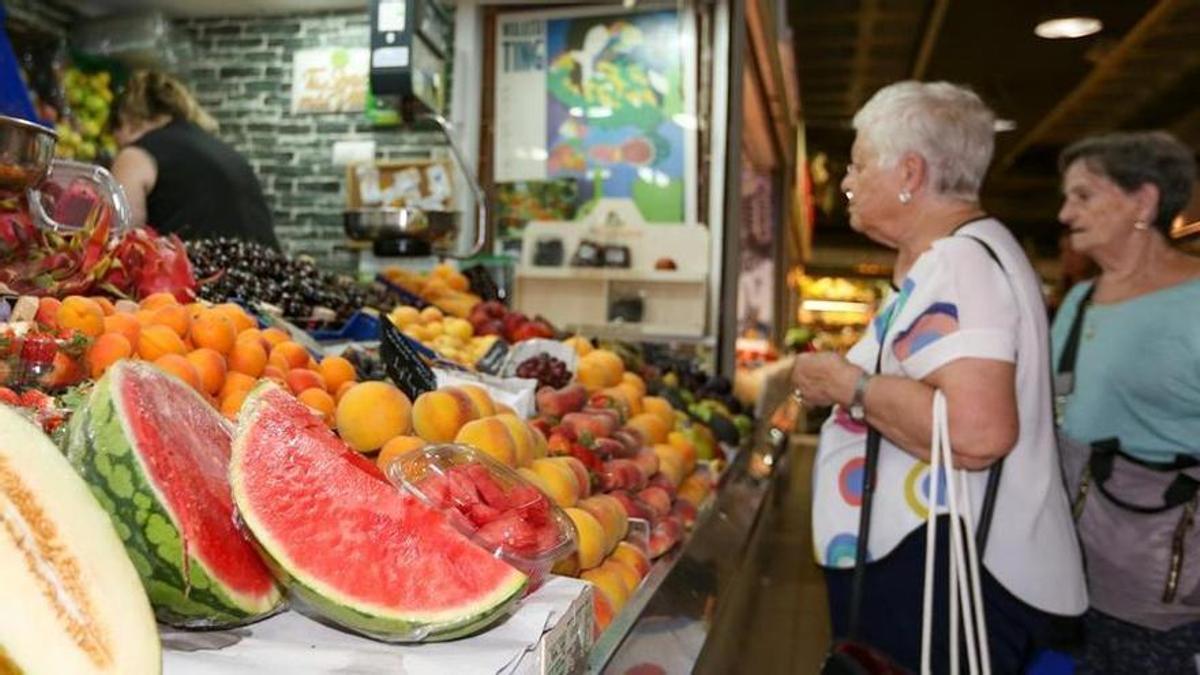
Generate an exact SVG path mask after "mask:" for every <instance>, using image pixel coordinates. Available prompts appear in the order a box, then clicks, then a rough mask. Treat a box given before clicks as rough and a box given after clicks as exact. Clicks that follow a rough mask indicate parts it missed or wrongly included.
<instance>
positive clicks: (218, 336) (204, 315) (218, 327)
mask: <svg viewBox="0 0 1200 675" xmlns="http://www.w3.org/2000/svg"><path fill="white" fill-rule="evenodd" d="M191 338H192V342H193V343H195V345H196V346H197V347H207V348H208V349H211V350H213V351H215V352H217V353H218V354H222V355H223V354H228V353H229V352H230V351H232V350H233V344H234V342H235V341H236V340H237V329H236V328H234V327H233V321H231V320H230V319H229V317H227V316H225V315H224V314H220V313H217V312H214V311H212V310H206V311H204V312H201V313H200V315H199V316H197V317H196V318H195V320H193V321H192V335H191Z"/></svg>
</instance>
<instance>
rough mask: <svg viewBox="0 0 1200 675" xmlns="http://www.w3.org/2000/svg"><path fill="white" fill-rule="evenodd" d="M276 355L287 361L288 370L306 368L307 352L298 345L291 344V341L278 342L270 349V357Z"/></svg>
mask: <svg viewBox="0 0 1200 675" xmlns="http://www.w3.org/2000/svg"><path fill="white" fill-rule="evenodd" d="M264 341H265V340H264ZM276 354H282V355H283V358H284V359H286V360H287V363H288V368H289V369H291V368H307V367H308V361H309V355H308V350H307V349H305V348H304V347H303V346H301V345H300V344H299V343H296V342H292V341H291V340H288V341H286V342H280V343H279V344H277V345H275V346H273V347H271V354H270V355H271V356H275V355H276Z"/></svg>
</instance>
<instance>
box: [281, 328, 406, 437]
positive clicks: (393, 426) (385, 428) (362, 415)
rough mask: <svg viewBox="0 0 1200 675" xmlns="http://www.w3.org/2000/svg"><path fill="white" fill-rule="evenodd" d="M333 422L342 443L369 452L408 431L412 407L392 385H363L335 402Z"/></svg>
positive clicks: (384, 383)
mask: <svg viewBox="0 0 1200 675" xmlns="http://www.w3.org/2000/svg"><path fill="white" fill-rule="evenodd" d="M277 348H278V347H277ZM336 419H337V430H338V434H340V435H341V437H342V440H343V441H345V442H346V443H347V444H349V445H350V447H352V448H354V449H355V450H358V451H359V452H372V451H374V450H378V449H379V448H380V447H382V446H383V444H384V443H386V442H387V441H388V440H389V439H391V438H393V437H395V436H401V435H404V434H407V433H408V432H409V430H410V429H411V428H412V404H411V403H410V402H409V400H408V397H407V396H405V395H404V392H402V391H400V390H399V389H397V388H396V387H395V386H394V385H391V384H389V383H387V382H362V383H359V384H356V385H354V387H353V388H351V389H350V390H349V391H347V392H346V393H345V394H343V395H342V398H341V400H340V401H338V402H337V413H336Z"/></svg>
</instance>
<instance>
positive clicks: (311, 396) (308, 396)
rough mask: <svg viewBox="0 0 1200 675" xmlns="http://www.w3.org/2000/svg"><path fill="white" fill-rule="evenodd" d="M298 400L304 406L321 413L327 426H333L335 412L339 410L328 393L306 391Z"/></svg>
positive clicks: (301, 393)
mask: <svg viewBox="0 0 1200 675" xmlns="http://www.w3.org/2000/svg"><path fill="white" fill-rule="evenodd" d="M296 398H298V399H300V402H301V403H303V404H304V405H306V406H308V407H310V408H312V409H313V410H315V411H317V412H318V413H320V414H321V417H323V418H324V419H325V424H328V425H329V426H333V411H334V410H335V409H336V408H337V403H335V402H334V400H333V397H332V396H330V395H329V393H328V392H326V391H325V390H324V389H317V388H311V389H305V390H304V391H302V392H300V394H299V395H298V396H296Z"/></svg>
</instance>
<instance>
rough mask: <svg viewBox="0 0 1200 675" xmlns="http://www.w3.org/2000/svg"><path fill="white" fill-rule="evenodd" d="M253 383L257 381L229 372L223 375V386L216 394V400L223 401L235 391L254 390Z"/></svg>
mask: <svg viewBox="0 0 1200 675" xmlns="http://www.w3.org/2000/svg"><path fill="white" fill-rule="evenodd" d="M255 382H257V380H255V379H254V378H253V377H250V376H249V375H247V374H245V373H239V372H237V371H234V370H231V371H229V372H227V373H225V384H222V385H221V391H220V392H219V393H218V394H217V398H219V399H224V398H226V397H227V396H229V395H230V394H232V393H233V392H235V391H250V390H251V389H253V388H254V383H255Z"/></svg>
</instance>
